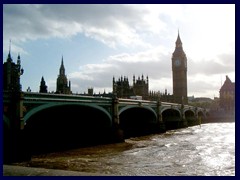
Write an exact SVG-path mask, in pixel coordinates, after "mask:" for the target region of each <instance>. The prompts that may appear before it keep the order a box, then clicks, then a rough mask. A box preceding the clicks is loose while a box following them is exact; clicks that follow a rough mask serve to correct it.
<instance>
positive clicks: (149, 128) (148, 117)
mask: <svg viewBox="0 0 240 180" xmlns="http://www.w3.org/2000/svg"><path fill="white" fill-rule="evenodd" d="M157 123H158V122H157V114H156V112H155V111H154V110H153V109H152V108H150V107H141V106H130V105H129V106H126V107H124V108H122V109H121V110H120V111H119V125H120V128H121V129H122V130H123V131H124V137H125V138H129V137H135V136H141V135H146V134H151V133H154V132H157V130H158V129H157V127H158V126H157Z"/></svg>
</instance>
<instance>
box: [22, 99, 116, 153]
mask: <svg viewBox="0 0 240 180" xmlns="http://www.w3.org/2000/svg"><path fill="white" fill-rule="evenodd" d="M25 123H26V124H25V127H24V130H25V132H26V134H27V136H26V137H27V138H28V139H27V141H28V144H30V147H31V149H32V150H31V151H32V152H33V154H35V153H42V152H51V151H58V150H61V149H69V148H75V147H79V146H86V145H92V144H99V143H104V142H109V141H110V140H111V135H110V134H111V133H112V132H111V131H112V121H111V116H110V114H109V113H108V112H107V110H105V109H104V108H102V107H99V106H97V105H92V104H79V103H78V104H77V103H76V104H75V103H51V104H45V105H41V106H39V107H36V108H35V109H32V110H31V111H29V113H28V114H26V116H25Z"/></svg>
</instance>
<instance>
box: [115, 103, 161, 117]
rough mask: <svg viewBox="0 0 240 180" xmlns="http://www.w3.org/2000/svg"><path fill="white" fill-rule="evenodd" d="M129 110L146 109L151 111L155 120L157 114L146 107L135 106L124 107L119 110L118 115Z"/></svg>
mask: <svg viewBox="0 0 240 180" xmlns="http://www.w3.org/2000/svg"><path fill="white" fill-rule="evenodd" d="M131 108H139V109H141V108H143V109H147V110H149V111H151V112H152V113H153V114H154V115H155V117H156V118H157V113H156V112H155V111H154V110H153V109H152V108H151V107H148V106H143V107H142V106H137V105H128V106H125V107H123V108H121V109H120V111H119V113H118V114H119V115H120V114H121V113H122V112H124V111H126V110H128V109H131Z"/></svg>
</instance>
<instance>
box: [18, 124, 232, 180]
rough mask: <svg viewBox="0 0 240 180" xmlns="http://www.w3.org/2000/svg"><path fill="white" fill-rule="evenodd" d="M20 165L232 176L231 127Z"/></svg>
mask: <svg viewBox="0 0 240 180" xmlns="http://www.w3.org/2000/svg"><path fill="white" fill-rule="evenodd" d="M16 165H19V166H28V167H41V168H48V169H61V170H71V171H80V172H88V173H97V174H103V175H104V174H105V175H120V176H122V175H124V176H234V175H235V123H208V124H202V125H201V126H193V127H188V128H184V129H177V130H170V131H167V132H166V133H163V134H154V135H148V136H142V137H135V138H130V139H126V140H125V142H124V143H116V144H106V145H98V146H93V147H85V148H78V149H73V150H68V151H62V152H56V153H48V154H42V155H35V156H33V157H32V159H31V161H29V162H23V163H17V164H16Z"/></svg>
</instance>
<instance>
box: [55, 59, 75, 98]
mask: <svg viewBox="0 0 240 180" xmlns="http://www.w3.org/2000/svg"><path fill="white" fill-rule="evenodd" d="M56 93H57V94H71V93H72V92H71V82H70V81H69V82H68V80H67V76H66V75H65V67H64V65H63V57H62V62H61V66H60V69H59V75H58V78H57V89H56Z"/></svg>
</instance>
